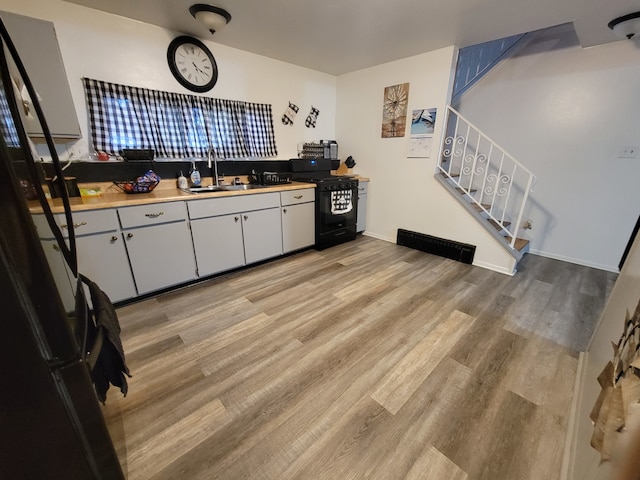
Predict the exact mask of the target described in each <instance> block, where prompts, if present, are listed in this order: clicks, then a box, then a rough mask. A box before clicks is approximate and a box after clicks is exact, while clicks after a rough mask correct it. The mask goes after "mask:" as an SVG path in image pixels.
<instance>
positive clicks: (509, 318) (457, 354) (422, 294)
mask: <svg viewBox="0 0 640 480" xmlns="http://www.w3.org/2000/svg"><path fill="white" fill-rule="evenodd" d="M615 277H616V275H615V274H612V273H607V272H603V271H599V270H595V269H591V268H587V267H581V266H576V265H573V264H568V263H564V262H560V261H557V260H551V259H547V258H544V257H539V256H534V255H527V256H525V258H524V259H523V261H522V262H521V265H520V268H519V272H518V273H517V274H516V275H515V276H514V277H509V276H505V275H502V274H499V273H494V272H491V271H488V270H484V269H481V268H477V267H473V266H470V265H465V264H462V263H458V262H454V261H452V260H448V259H444V258H440V257H436V256H432V255H429V254H425V253H422V252H417V251H414V250H410V249H408V248H405V247H399V246H397V245H394V244H391V243H388V242H384V241H380V240H375V239H372V238H370V237H359V238H358V239H357V240H356V241H354V242H350V243H348V244H344V245H340V246H337V247H334V248H331V249H328V250H325V251H322V252H318V251H315V250H309V251H304V252H301V253H298V254H296V255H293V256H289V257H286V258H282V259H278V260H275V261H272V262H269V263H266V264H263V265H259V266H256V267H253V268H249V269H245V270H242V271H238V272H233V273H230V274H227V275H223V276H220V277H217V278H214V279H211V280H208V281H206V282H203V283H201V284H198V285H195V286H191V287H188V288H184V289H181V290H178V291H175V292H172V293H169V294H164V295H160V296H157V297H155V298H152V299H148V300H145V301H142V302H139V303H136V304H132V305H129V306H126V307H122V308H120V309H118V314H119V318H120V323H121V325H122V337H123V343H124V347H125V351H126V353H127V361H128V364H129V367H130V369H131V372H132V374H133V378H131V379H130V381H129V394H128V396H127V397H126V398H123V397H122V396H121V394H120V392H119V391H118V390H117V389H114V388H112V389H110V390H109V393H108V397H107V404H106V407H104V412H105V416H106V418H107V422H108V425H109V429H110V431H111V434H112V437H113V439H114V443H115V444H116V448H117V451H118V455H119V457H120V459H121V463H122V465H123V469H124V471H125V474H126V475H127V477H128V478H129V479H145V480H147V479H218V478H219V479H230V480H237V479H265V480H267V479H269V480H276V479H277V480H285V479H309V480H320V479H331V480H344V479H361V478H362V479H364V478H367V479H380V480H395V479H411V480H415V479H431V480H465V479H474V480H475V479H487V480H516V479H531V480H534V479H535V480H540V479H545V480H554V479H558V478H559V474H560V469H561V462H562V454H563V446H564V436H565V431H566V428H567V416H568V413H569V407H570V402H571V395H572V390H573V384H574V379H575V374H576V368H577V363H578V360H577V358H578V353H577V352H578V351H579V350H580V349H584V348H585V347H586V346H587V343H588V340H589V338H590V335H591V332H592V329H593V327H594V324H595V322H596V321H597V319H598V317H599V315H600V312H601V310H602V308H603V306H604V301H605V299H606V296H607V295H608V293H609V291H610V289H611V287H612V286H613V282H614V280H615Z"/></svg>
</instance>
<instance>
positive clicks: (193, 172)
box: [191, 162, 201, 187]
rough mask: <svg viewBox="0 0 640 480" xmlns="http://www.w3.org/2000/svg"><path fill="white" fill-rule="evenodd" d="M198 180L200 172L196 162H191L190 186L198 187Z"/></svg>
mask: <svg viewBox="0 0 640 480" xmlns="http://www.w3.org/2000/svg"><path fill="white" fill-rule="evenodd" d="M200 181H201V179H200V172H199V171H198V167H197V165H196V162H191V186H193V187H199V186H200Z"/></svg>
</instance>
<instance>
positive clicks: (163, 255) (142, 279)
mask: <svg viewBox="0 0 640 480" xmlns="http://www.w3.org/2000/svg"><path fill="white" fill-rule="evenodd" d="M118 216H119V217H120V224H121V225H122V229H123V233H124V237H125V243H126V249H127V252H128V254H129V261H130V263H131V270H132V272H133V277H134V279H135V282H136V286H137V287H138V293H139V294H143V293H148V292H152V291H154V290H160V289H162V288H166V287H170V286H173V285H177V284H180V283H184V282H187V281H189V280H194V279H195V278H196V265H195V259H194V256H193V246H192V242H191V233H190V231H189V223H188V222H187V209H186V206H185V204H184V202H172V203H156V204H152V205H141V206H135V207H125V208H119V209H118Z"/></svg>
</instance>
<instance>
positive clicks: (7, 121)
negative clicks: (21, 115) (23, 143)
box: [0, 89, 20, 147]
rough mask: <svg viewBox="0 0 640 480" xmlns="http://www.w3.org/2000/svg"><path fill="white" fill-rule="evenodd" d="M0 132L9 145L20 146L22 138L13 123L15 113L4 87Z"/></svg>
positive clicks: (0, 91)
mask: <svg viewBox="0 0 640 480" xmlns="http://www.w3.org/2000/svg"><path fill="white" fill-rule="evenodd" d="M0 134H2V138H4V141H5V143H6V145H7V146H8V147H18V146H20V138H19V137H18V131H17V130H16V126H15V124H14V123H13V115H12V114H11V109H10V108H9V102H8V101H7V97H6V95H5V92H4V89H0Z"/></svg>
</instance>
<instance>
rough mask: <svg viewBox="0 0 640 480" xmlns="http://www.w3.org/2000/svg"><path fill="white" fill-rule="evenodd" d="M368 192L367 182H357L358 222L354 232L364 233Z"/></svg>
mask: <svg viewBox="0 0 640 480" xmlns="http://www.w3.org/2000/svg"><path fill="white" fill-rule="evenodd" d="M368 190H369V182H363V181H362V180H361V181H359V182H358V220H357V223H356V232H358V233H360V232H364V230H365V228H366V226H367V225H366V222H367V191H368Z"/></svg>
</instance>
